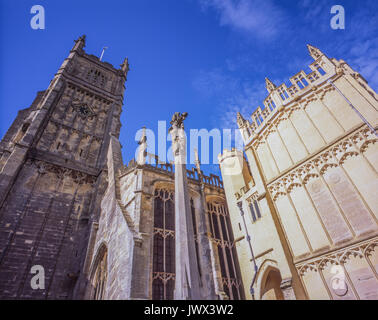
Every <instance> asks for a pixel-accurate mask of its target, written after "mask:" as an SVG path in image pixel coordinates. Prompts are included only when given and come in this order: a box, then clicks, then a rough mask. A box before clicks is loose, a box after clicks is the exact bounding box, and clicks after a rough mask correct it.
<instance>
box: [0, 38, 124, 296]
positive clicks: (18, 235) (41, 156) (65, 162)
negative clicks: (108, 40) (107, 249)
mask: <svg viewBox="0 0 378 320" xmlns="http://www.w3.org/2000/svg"><path fill="white" fill-rule="evenodd" d="M84 47H85V36H82V37H80V38H79V39H78V40H76V41H75V45H74V46H73V48H72V50H71V51H70V53H69V55H68V57H67V58H66V59H65V60H64V62H63V64H62V66H61V67H60V69H59V70H58V72H57V73H56V75H55V76H54V78H53V79H52V81H51V83H50V85H49V87H48V88H47V90H46V91H43V92H39V93H38V94H37V97H36V99H35V100H34V102H33V103H32V105H31V106H30V107H29V108H27V109H24V110H21V111H20V112H19V114H18V116H17V118H16V120H15V121H14V123H13V124H12V125H11V127H10V128H9V130H8V132H7V133H6V135H5V136H4V138H3V140H2V141H1V143H0V299H7V298H9V299H27V298H33V299H80V298H82V297H83V293H84V290H85V286H86V283H85V279H86V274H85V272H86V269H85V265H86V264H87V263H88V262H87V261H86V260H88V258H86V257H87V256H88V255H89V253H88V252H87V251H88V240H89V238H90V230H91V229H92V228H93V224H94V221H97V220H98V215H99V214H100V212H99V211H100V209H99V208H100V205H99V204H100V203H101V200H102V195H103V192H104V190H105V189H106V187H107V180H106V179H107V176H108V175H107V154H108V147H109V144H110V141H111V139H113V140H114V139H116V140H118V137H119V132H120V127H121V123H120V114H121V111H122V101H123V93H124V90H125V82H126V78H127V73H128V71H129V65H128V60H127V59H125V60H124V62H123V64H122V65H121V66H120V68H119V69H116V68H114V67H113V66H112V65H111V64H109V63H106V62H102V61H100V59H99V58H98V57H96V56H94V55H90V54H87V53H86V52H85V51H84ZM35 266H38V267H35ZM37 276H38V277H39V278H38V279H39V280H35V279H36V278H35V277H37ZM33 287H34V288H33Z"/></svg>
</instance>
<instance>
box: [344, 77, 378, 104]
mask: <svg viewBox="0 0 378 320" xmlns="http://www.w3.org/2000/svg"><path fill="white" fill-rule="evenodd" d="M349 77H350V75H349ZM343 78H344V79H345V80H346V82H348V83H349V84H350V85H351V86H352V88H353V89H354V90H356V91H357V92H358V93H359V94H360V95H361V96H362V98H363V99H364V100H366V102H367V103H368V104H369V105H371V106H372V107H373V109H374V110H375V111H378V110H377V109H376V107H375V106H374V105H373V104H372V103H371V101H369V100H368V99H366V96H365V94H363V93H362V92H361V91H360V90H358V89H357V88H356V87H355V86H354V85H353V83H351V82H350V81H349V80H348V77H347V75H344V77H343ZM355 81H356V80H355ZM357 83H358V81H357ZM364 89H365V91H367V92H369V91H368V90H366V88H364Z"/></svg>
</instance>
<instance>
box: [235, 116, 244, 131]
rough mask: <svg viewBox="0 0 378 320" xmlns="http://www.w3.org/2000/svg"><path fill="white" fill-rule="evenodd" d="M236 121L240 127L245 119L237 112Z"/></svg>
mask: <svg viewBox="0 0 378 320" xmlns="http://www.w3.org/2000/svg"><path fill="white" fill-rule="evenodd" d="M236 122H237V123H238V126H239V128H241V127H242V126H243V125H244V123H245V119H244V118H243V116H242V114H241V113H240V112H238V113H237V115H236Z"/></svg>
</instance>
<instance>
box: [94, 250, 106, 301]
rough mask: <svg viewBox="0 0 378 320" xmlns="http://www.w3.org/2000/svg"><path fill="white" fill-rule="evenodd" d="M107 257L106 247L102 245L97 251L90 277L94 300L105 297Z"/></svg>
mask: <svg viewBox="0 0 378 320" xmlns="http://www.w3.org/2000/svg"><path fill="white" fill-rule="evenodd" d="M107 256H108V255H107V249H106V246H105V245H102V246H101V247H100V249H99V250H98V258H97V260H96V265H95V268H94V271H93V273H92V276H91V278H92V285H93V292H92V299H94V300H102V299H104V297H105V293H106V280H107V277H108V264H107Z"/></svg>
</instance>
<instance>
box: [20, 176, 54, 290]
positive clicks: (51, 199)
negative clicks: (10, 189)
mask: <svg viewBox="0 0 378 320" xmlns="http://www.w3.org/2000/svg"><path fill="white" fill-rule="evenodd" d="M60 182H61V179H59V180H58V182H57V183H56V185H55V189H54V191H53V192H52V193H53V195H52V196H51V197H50V201H49V206H48V208H47V211H46V212H45V216H44V218H43V221H42V224H41V226H40V228H39V231H38V233H37V237H36V240H35V242H34V245H33V249H32V252H31V254H30V256H29V261H28V263H27V265H26V268H25V271H24V273H23V277H22V278H23V280H21V282H20V286H19V288H18V291H17V297H20V296H21V295H22V291H23V289H24V286H25V282H26V279H27V276H28V273H29V270H30V267H31V266H32V264H33V260H34V257H35V254H36V251H37V249H38V247H39V243H40V241H41V239H42V236H43V232H44V229H45V226H46V223H47V220H48V218H49V216H50V213H51V207H52V205H53V203H54V200H55V196H56V192H57V191H58V188H59V184H60Z"/></svg>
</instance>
